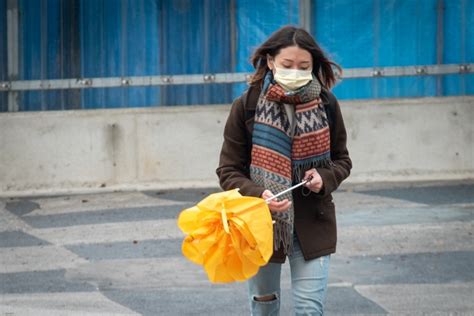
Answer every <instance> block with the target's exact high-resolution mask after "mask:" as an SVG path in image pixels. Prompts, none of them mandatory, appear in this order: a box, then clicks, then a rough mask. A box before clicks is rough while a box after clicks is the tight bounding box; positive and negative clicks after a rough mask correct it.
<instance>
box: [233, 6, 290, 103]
mask: <svg viewBox="0 0 474 316" xmlns="http://www.w3.org/2000/svg"><path fill="white" fill-rule="evenodd" d="M236 23H237V26H236V30H237V34H236V37H237V39H236V42H237V43H236V50H237V57H236V59H237V64H236V67H235V68H236V71H237V72H253V71H254V69H253V67H252V65H251V63H250V61H249V60H250V57H251V56H252V54H253V52H254V51H255V49H257V48H258V47H259V46H260V44H262V43H263V42H264V41H265V40H266V39H267V38H268V36H269V35H270V34H272V33H273V32H274V31H276V30H277V29H278V28H280V27H282V26H284V25H287V24H292V25H298V23H299V1H298V0H283V1H278V4H275V1H274V0H261V1H255V0H236ZM246 88H247V85H246V84H236V85H235V87H234V93H233V97H234V98H236V97H238V96H239V95H240V94H242V92H243V91H244V90H245V89H246Z"/></svg>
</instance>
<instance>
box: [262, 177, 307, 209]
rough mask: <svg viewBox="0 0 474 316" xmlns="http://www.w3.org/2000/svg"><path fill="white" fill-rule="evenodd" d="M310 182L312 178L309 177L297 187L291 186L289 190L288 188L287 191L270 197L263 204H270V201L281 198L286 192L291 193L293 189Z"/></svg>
mask: <svg viewBox="0 0 474 316" xmlns="http://www.w3.org/2000/svg"><path fill="white" fill-rule="evenodd" d="M311 180H313V177H309V178H308V179H306V180H304V181H302V182H300V183H298V184H297V185H294V186H292V187H291V188H288V189H286V190H284V191H281V192H280V193H278V194H276V195H274V196H272V197H271V198H268V199H266V200H265V202H267V203H270V201H272V200H274V199H276V198H277V197H280V196H282V195H283V194H285V193H287V192H290V191H292V190H294V189H296V188H298V187H300V186H302V185H305V184H306V183H308V182H310V181H311Z"/></svg>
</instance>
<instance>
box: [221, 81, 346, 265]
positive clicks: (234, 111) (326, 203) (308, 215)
mask: <svg viewBox="0 0 474 316" xmlns="http://www.w3.org/2000/svg"><path fill="white" fill-rule="evenodd" d="M259 94H260V88H259V87H255V86H254V87H250V88H249V90H248V91H247V92H246V93H244V94H243V95H242V96H241V97H240V98H237V99H236V100H235V101H234V103H233V104H232V108H231V110H230V114H229V117H228V119H227V123H226V126H225V130H224V143H223V145H222V150H221V154H220V161H219V167H218V168H217V170H216V172H217V175H218V176H219V181H220V184H221V187H222V188H223V189H224V190H230V189H235V188H240V193H241V194H243V195H247V196H257V197H260V196H261V194H262V193H263V191H264V190H265V189H264V188H263V187H261V186H258V185H256V184H255V183H254V182H253V181H251V180H250V174H249V166H250V160H251V158H250V153H251V149H252V131H253V124H254V113H255V107H256V104H257V100H258V96H259ZM321 99H322V100H323V102H324V103H325V106H326V112H327V113H328V116H329V125H330V133H331V159H332V161H333V162H334V165H333V166H331V167H329V168H317V171H318V172H319V174H320V175H321V178H322V179H323V189H322V191H321V192H319V193H314V192H312V193H311V194H310V195H309V196H303V195H302V190H300V189H296V190H294V191H293V205H294V210H295V225H294V229H295V230H296V235H297V237H298V240H299V242H300V245H301V249H302V251H303V256H304V258H305V260H310V259H314V258H318V257H320V256H325V255H328V254H331V253H334V252H335V251H336V239H337V230H336V214H335V207H334V203H333V201H332V195H331V192H333V191H334V190H336V189H337V187H338V186H339V184H340V183H341V182H342V181H343V180H344V179H345V178H347V177H348V176H349V173H350V170H351V168H352V162H351V159H350V158H349V153H348V151H347V148H346V139H347V135H346V129H345V127H344V121H343V119H342V114H341V109H340V108H339V104H338V102H337V100H336V98H335V97H334V95H333V94H332V93H331V92H329V91H327V90H323V91H322V92H321ZM274 193H276V192H274ZM285 258H286V256H285V255H284V253H283V251H282V249H279V250H278V251H275V252H274V253H273V256H272V258H271V259H270V261H271V262H278V263H283V262H285Z"/></svg>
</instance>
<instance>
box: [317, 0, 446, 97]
mask: <svg viewBox="0 0 474 316" xmlns="http://www.w3.org/2000/svg"><path fill="white" fill-rule="evenodd" d="M436 2H437V1H436V0H417V1H397V0H390V1H388V0H387V1H380V0H360V1H353V0H335V1H316V3H315V6H314V11H313V13H314V19H313V21H314V25H313V27H314V33H315V36H316V38H317V40H318V42H319V43H320V44H321V46H323V47H324V48H325V49H326V50H327V51H328V52H329V54H330V56H332V57H333V59H334V60H335V61H336V62H337V63H339V64H340V65H341V66H342V67H343V68H359V67H382V66H405V65H423V64H436ZM334 92H335V93H336V94H337V95H338V97H339V98H341V99H353V98H380V97H408V96H410V97H411V96H424V95H435V93H436V78H433V77H412V78H406V77H405V78H401V77H400V78H377V79H372V78H369V79H351V80H344V81H343V82H342V83H341V84H340V85H338V86H337V87H336V88H335V89H334Z"/></svg>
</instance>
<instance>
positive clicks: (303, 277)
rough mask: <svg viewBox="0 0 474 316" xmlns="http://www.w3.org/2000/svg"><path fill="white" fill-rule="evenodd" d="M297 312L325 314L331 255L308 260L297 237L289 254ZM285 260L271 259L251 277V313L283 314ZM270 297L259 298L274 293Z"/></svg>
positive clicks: (249, 284)
mask: <svg viewBox="0 0 474 316" xmlns="http://www.w3.org/2000/svg"><path fill="white" fill-rule="evenodd" d="M289 260H290V271H291V288H292V293H293V305H294V312H295V315H323V314H324V302H325V299H326V291H327V280H328V273H329V260H330V256H324V257H320V258H317V259H313V260H309V261H305V260H304V258H303V253H302V252H301V248H300V245H299V242H298V240H297V238H296V237H295V238H294V245H293V254H292V255H291V256H289ZM280 275H281V264H279V263H271V262H270V263H268V264H267V265H266V266H264V267H261V268H260V270H259V271H258V273H257V274H256V275H255V276H254V277H253V278H251V279H250V280H249V281H248V287H249V301H250V310H251V315H254V316H257V315H258V316H260V315H262V316H263V315H265V316H266V315H279V314H280V292H281V291H280ZM272 295H274V298H273V299H272V300H269V301H257V300H256V299H255V298H256V297H257V298H258V297H262V296H272Z"/></svg>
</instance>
